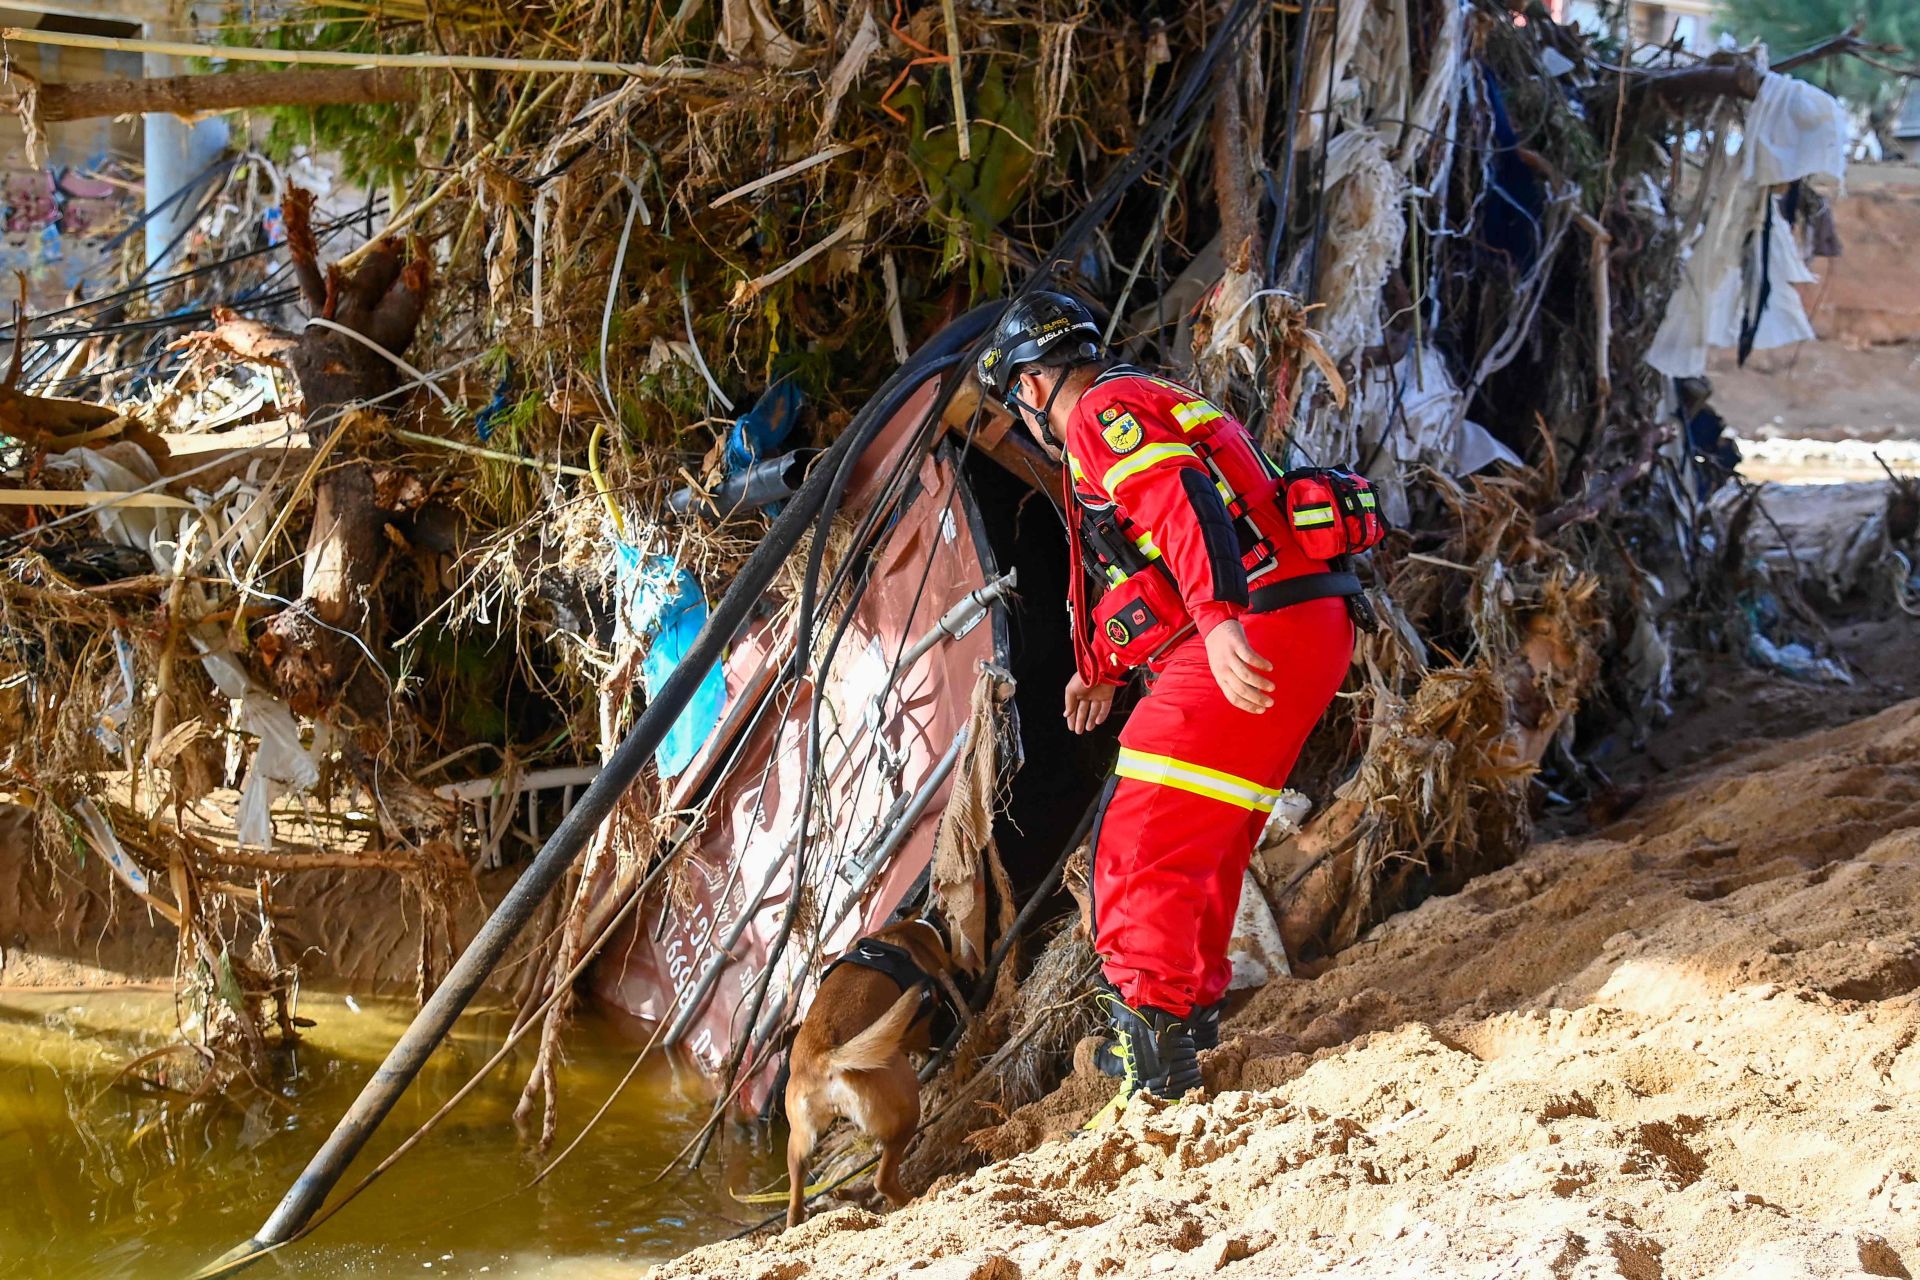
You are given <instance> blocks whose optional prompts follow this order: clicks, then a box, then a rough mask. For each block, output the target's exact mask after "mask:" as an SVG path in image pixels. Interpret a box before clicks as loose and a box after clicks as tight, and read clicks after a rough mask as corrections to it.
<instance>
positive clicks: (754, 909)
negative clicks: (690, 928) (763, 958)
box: [660, 831, 800, 1049]
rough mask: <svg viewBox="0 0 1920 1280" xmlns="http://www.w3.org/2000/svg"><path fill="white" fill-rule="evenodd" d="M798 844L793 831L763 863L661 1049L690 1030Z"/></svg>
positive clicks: (689, 993) (662, 1042) (674, 1021)
mask: <svg viewBox="0 0 1920 1280" xmlns="http://www.w3.org/2000/svg"><path fill="white" fill-rule="evenodd" d="M799 845H800V833H799V832H798V831H795V832H794V833H793V834H792V835H790V836H788V837H787V841H786V843H785V844H783V845H781V846H780V852H779V853H777V854H775V855H774V858H773V861H772V862H770V863H768V864H767V874H766V875H765V876H763V877H762V878H761V880H760V887H759V889H757V890H755V891H754V895H753V896H752V897H751V898H748V899H747V900H746V903H745V905H743V906H742V907H741V908H740V914H739V916H738V917H736V918H735V920H734V922H733V923H732V924H731V925H729V926H728V927H727V932H726V936H725V937H723V938H721V939H720V945H719V947H718V948H717V949H716V950H715V952H714V955H713V958H712V959H710V960H708V961H707V967H706V968H705V969H703V970H701V972H700V980H699V981H698V982H696V983H694V984H693V990H691V991H690V992H688V993H687V998H686V1003H685V1004H683V1005H682V1006H681V1007H680V1012H679V1014H678V1015H677V1016H676V1017H675V1018H674V1020H673V1025H672V1026H670V1027H668V1028H667V1034H666V1035H664V1036H662V1037H661V1039H660V1047H661V1048H662V1049H671V1048H673V1046H675V1045H677V1044H679V1043H680V1041H681V1040H682V1039H683V1038H684V1037H685V1036H686V1034H687V1032H688V1031H689V1030H690V1029H691V1028H692V1027H693V1020H694V1019H695V1018H697V1017H699V1016H700V1011H701V1010H702V1009H704V1008H706V1007H707V1000H708V998H709V997H711V996H712V995H713V989H714V987H715V986H716V985H717V984H718V983H719V981H720V975H721V973H722V972H723V971H725V969H726V967H727V965H728V963H729V962H731V961H732V960H733V959H734V958H735V957H734V954H733V949H734V947H736V946H738V945H739V942H740V938H741V935H742V934H744V933H746V931H747V926H748V925H749V924H751V923H752V922H753V918H754V916H756V915H758V914H759V913H760V907H761V904H762V903H764V902H766V900H767V892H768V890H770V889H772V888H773V878H774V877H775V876H777V875H779V874H780V868H781V867H783V866H785V865H786V864H787V859H788V858H790V857H792V856H793V851H794V850H795V849H796V848H798V847H799Z"/></svg>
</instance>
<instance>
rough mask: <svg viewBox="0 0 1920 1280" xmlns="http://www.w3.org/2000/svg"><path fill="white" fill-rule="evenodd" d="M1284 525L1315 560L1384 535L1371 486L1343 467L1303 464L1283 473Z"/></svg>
mask: <svg viewBox="0 0 1920 1280" xmlns="http://www.w3.org/2000/svg"><path fill="white" fill-rule="evenodd" d="M1286 488H1287V525H1288V527H1289V528H1291V529H1292V530H1293V540H1294V542H1295V543H1296V544H1297V545H1298V546H1299V548H1300V550H1301V551H1302V552H1303V553H1304V554H1306V555H1307V556H1309V557H1310V558H1312V559H1315V560H1332V559H1334V558H1335V557H1336V556H1350V555H1354V554H1356V553H1358V552H1361V551H1365V550H1366V549H1367V548H1369V547H1371V546H1373V545H1374V544H1375V543H1377V542H1379V541H1380V539H1382V538H1384V537H1386V536H1387V524H1386V521H1384V520H1382V519H1381V518H1380V504H1379V498H1378V495H1376V494H1375V493H1374V491H1373V486H1372V485H1371V484H1369V483H1367V478H1366V477H1365V476H1363V475H1361V474H1359V473H1358V472H1355V471H1348V470H1346V469H1345V468H1344V467H1308V468H1305V469H1302V470H1299V471H1289V472H1288V473H1287V475H1286Z"/></svg>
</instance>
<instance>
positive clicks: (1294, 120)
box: [1264, 5, 1340, 289]
mask: <svg viewBox="0 0 1920 1280" xmlns="http://www.w3.org/2000/svg"><path fill="white" fill-rule="evenodd" d="M1299 27H1300V30H1299V32H1298V37H1297V38H1296V39H1295V41H1294V45H1293V75H1292V83H1290V84H1288V85H1287V132H1286V148H1287V162H1286V164H1285V165H1283V166H1282V167H1281V170H1280V190H1279V192H1278V193H1277V194H1276V195H1274V196H1273V229H1272V230H1270V231H1269V232H1268V233H1267V261H1266V274H1265V278H1264V284H1265V287H1266V288H1269V289H1271V288H1273V287H1275V283H1276V280H1277V278H1278V276H1279V273H1280V239H1281V237H1282V236H1283V235H1284V234H1285V232H1286V228H1287V216H1288V202H1289V201H1290V200H1291V199H1292V197H1293V163H1294V145H1293V138H1294V134H1295V132H1296V131H1297V130H1298V129H1299V128H1300V92H1301V90H1302V89H1303V88H1304V87H1305V84H1306V76H1307V44H1308V37H1310V36H1311V35H1312V34H1313V6H1312V5H1302V6H1301V8H1300V23H1299ZM1333 38H1334V40H1335V41H1336V42H1337V41H1338V40H1339V38H1340V27H1339V22H1338V20H1337V19H1336V20H1335V23H1334V30H1333ZM1329 66H1331V63H1329ZM1327 96H1328V98H1329V99H1331V98H1332V96H1333V85H1332V83H1331V77H1329V83H1328V85H1327ZM1321 128H1322V129H1325V128H1326V121H1324V120H1323V121H1321Z"/></svg>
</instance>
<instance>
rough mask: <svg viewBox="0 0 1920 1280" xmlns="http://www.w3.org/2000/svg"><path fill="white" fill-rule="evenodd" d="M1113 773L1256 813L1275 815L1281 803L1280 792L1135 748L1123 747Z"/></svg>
mask: <svg viewBox="0 0 1920 1280" xmlns="http://www.w3.org/2000/svg"><path fill="white" fill-rule="evenodd" d="M1113 771H1114V772H1115V773H1116V774H1118V775H1119V776H1120V777H1122V778H1132V779H1133V780H1134V781H1135V782H1153V783H1158V784H1159V785H1160V786H1163V787H1172V788H1174V789H1175V790H1178V791H1190V792H1192V793H1193V794H1194V795H1196V796H1206V797H1207V798H1208V799H1210V800H1220V801H1224V802H1225V803H1227V804H1230V805H1234V806H1236V807H1238V808H1241V809H1247V810H1251V811H1252V812H1254V813H1272V812H1273V806H1274V805H1275V804H1277V803H1279V801H1280V793H1279V792H1278V791H1268V790H1267V789H1266V788H1265V787H1262V786H1260V785H1259V784H1258V783H1256V782H1250V781H1248V780H1247V779H1245V778H1239V777H1235V776H1234V775H1233V774H1231V773H1222V772H1221V771H1220V770H1218V769H1209V768H1207V767H1206V766H1205V765H1199V764H1189V763H1188V762H1187V761H1185V760H1175V759H1174V758H1173V757H1172V756H1156V755H1149V754H1148V753H1147V752H1145V751H1135V750H1133V749H1132V748H1131V747H1122V748H1120V760H1119V763H1117V764H1115V765H1114V767H1113Z"/></svg>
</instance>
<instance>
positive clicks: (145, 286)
mask: <svg viewBox="0 0 1920 1280" xmlns="http://www.w3.org/2000/svg"><path fill="white" fill-rule="evenodd" d="M359 218H360V213H359V212H358V211H356V212H354V213H352V214H349V215H348V216H346V217H344V218H336V219H335V220H334V221H332V222H330V223H324V224H322V225H321V227H319V228H318V230H319V231H320V232H322V233H323V234H324V235H325V236H326V237H327V238H331V237H332V236H334V235H336V234H338V233H339V232H340V231H342V230H344V229H345V228H347V227H349V226H351V225H352V224H353V223H355V222H357V221H358V220H359ZM284 247H285V246H284V245H277V244H269V245H262V246H260V247H259V248H257V249H245V250H242V251H241V252H239V253H234V254H229V255H227V256H226V257H224V258H215V259H214V260H213V261H211V262H206V263H202V264H201V265H199V266H197V267H190V268H188V269H187V270H185V271H179V272H175V273H174V274H173V275H170V276H161V277H159V278H158V279H155V280H147V281H144V282H140V283H134V284H129V285H126V286H124V287H123V288H119V289H116V290H114V291H113V292H112V293H103V294H100V295H98V296H97V297H92V298H88V299H86V300H85V301H83V302H75V303H72V304H71V305H69V306H65V307H61V308H60V309H59V310H57V311H43V312H41V313H40V314H39V315H36V316H31V317H27V318H25V319H23V320H21V321H20V323H21V324H27V325H33V324H38V323H41V322H42V321H47V320H57V319H59V318H60V317H62V316H70V315H74V314H77V313H78V312H82V311H91V310H95V309H97V308H101V307H106V306H110V305H112V304H113V303H116V302H122V301H127V300H129V299H132V298H135V297H138V296H140V295H142V294H147V293H153V292H155V291H156V290H159V289H164V288H166V287H167V286H168V285H172V284H178V283H180V282H181V281H183V280H191V279H193V278H195V277H196V276H203V275H207V274H210V273H211V272H214V271H218V270H219V269H220V268H222V267H227V266H232V265H233V264H235V263H237V262H244V261H246V260H247V259H248V258H257V257H260V256H261V255H262V254H268V253H272V252H273V251H274V250H276V249H281V248H284ZM15 327H16V326H15V325H14V323H13V322H11V321H9V322H8V323H6V324H0V339H6V338H10V337H11V336H12V334H13V330H14V329H15ZM27 336H28V337H34V338H48V337H62V336H66V333H65V332H59V333H53V334H29V335H27Z"/></svg>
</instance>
